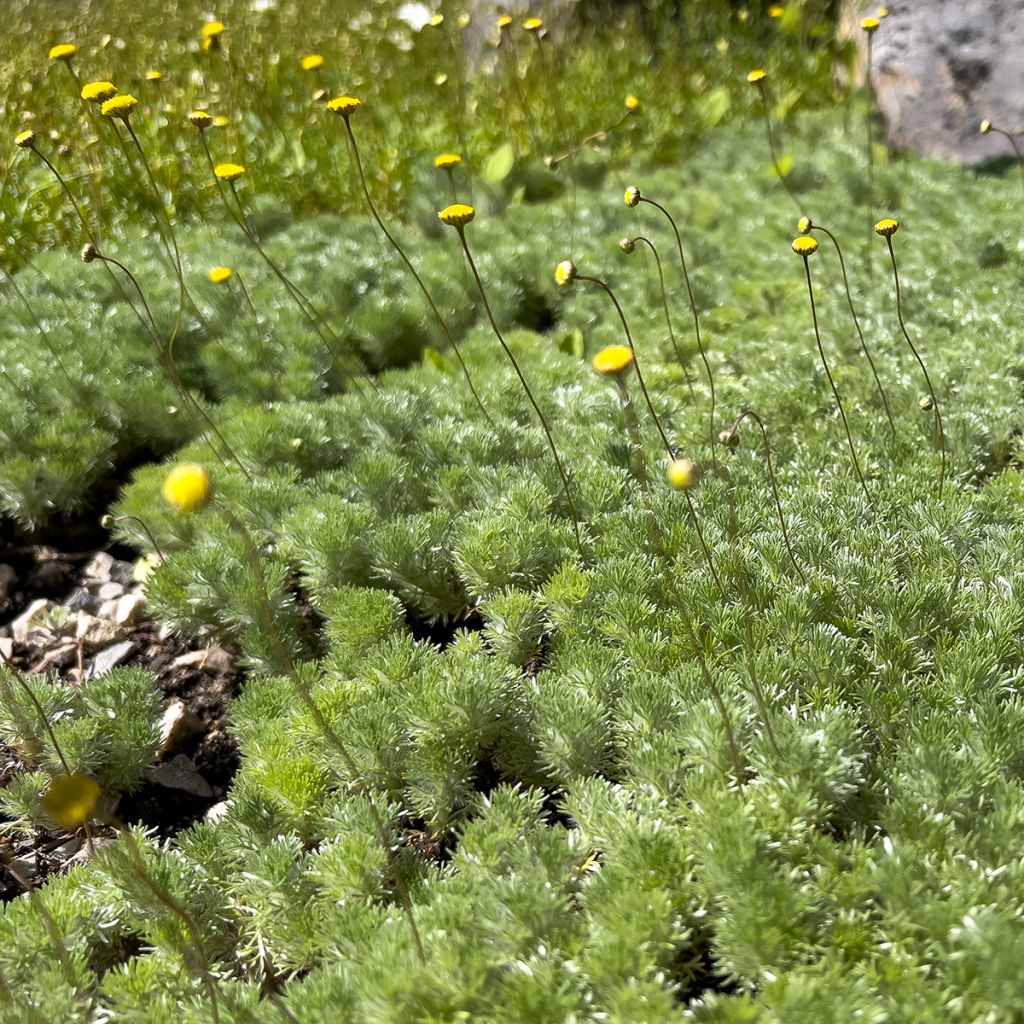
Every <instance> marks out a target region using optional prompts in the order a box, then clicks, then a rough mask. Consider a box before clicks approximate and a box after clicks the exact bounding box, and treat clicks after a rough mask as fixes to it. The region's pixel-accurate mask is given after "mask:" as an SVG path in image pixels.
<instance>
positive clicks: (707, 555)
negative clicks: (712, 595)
mask: <svg viewBox="0 0 1024 1024" xmlns="http://www.w3.org/2000/svg"><path fill="white" fill-rule="evenodd" d="M683 493H684V495H685V496H686V505H687V508H689V510H690V519H692V520H693V528H694V531H695V532H696V534H697V540H698V541H699V542H700V547H701V551H703V552H704V560H705V561H706V562H707V563H708V569H709V570H710V571H711V578H712V579H713V580H714V581H715V586H716V587H718V592H719V593H720V594H721V595H722V600H723V601H724V600H726V593H725V587H723V586H722V580H721V578H720V577H719V575H718V571H717V570H716V569H715V560H714V559H713V558H712V557H711V549H710V548H709V547H708V542H707V541H706V540H705V539H704V531H703V530H702V529H701V526H700V520H699V519H698V518H697V509H696V508H694V505H693V499H692V498H691V497H690V495H689V493H687V492H686V491H684V492H683Z"/></svg>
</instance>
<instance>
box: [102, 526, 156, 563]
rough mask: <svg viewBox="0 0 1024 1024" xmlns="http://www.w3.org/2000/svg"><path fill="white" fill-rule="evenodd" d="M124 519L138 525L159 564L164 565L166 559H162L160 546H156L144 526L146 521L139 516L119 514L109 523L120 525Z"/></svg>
mask: <svg viewBox="0 0 1024 1024" xmlns="http://www.w3.org/2000/svg"><path fill="white" fill-rule="evenodd" d="M126 519H131V520H132V521H133V522H136V523H138V524H139V526H140V527H141V528H142V532H143V533H144V534H145V535H146V536H147V537H148V538H149V543H150V544H152V545H153V550H154V551H155V552H156V554H157V557H158V558H159V559H160V561H161V562H163V563H166V562H167V559H166V558H165V557H164V553H163V552H162V551H161V550H160V545H159V544H157V542H156V538H155V537H154V536H153V534H152V533H150V530H149V527H148V526H147V525H146V521H145V520H144V519H142V518H141V517H140V516H133V515H128V514H119V515H116V516H111V517H110V520H109V522H110V523H111V524H113V523H121V522H124V521H125V520H126Z"/></svg>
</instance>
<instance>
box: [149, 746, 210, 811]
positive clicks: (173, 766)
mask: <svg viewBox="0 0 1024 1024" xmlns="http://www.w3.org/2000/svg"><path fill="white" fill-rule="evenodd" d="M149 774H150V778H152V780H153V781H154V782H155V783H157V784H158V785H160V786H164V787H166V788H167V789H180V790H182V791H183V792H185V793H191V794H192V795H193V796H198V797H202V798H203V799H204V800H209V799H211V798H212V797H213V787H212V786H211V785H210V784H209V783H208V782H207V781H206V779H204V778H203V777H202V775H200V774H199V771H198V769H197V768H196V766H195V764H194V762H193V761H192V758H191V757H188V756H187V755H186V754H178V755H177V757H173V758H171V760H170V761H168V762H167V763H166V764H158V765H156V767H154V768H151V769H150V770H149Z"/></svg>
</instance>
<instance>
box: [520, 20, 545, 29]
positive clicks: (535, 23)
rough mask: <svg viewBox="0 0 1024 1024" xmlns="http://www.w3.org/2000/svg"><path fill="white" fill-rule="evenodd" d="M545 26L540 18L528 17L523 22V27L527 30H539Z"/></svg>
mask: <svg viewBox="0 0 1024 1024" xmlns="http://www.w3.org/2000/svg"><path fill="white" fill-rule="evenodd" d="M543 27H544V22H543V21H541V20H540V18H527V19H526V21H524V22H523V28H524V29H526V31H527V32H539V31H540V30H541V29H542V28H543Z"/></svg>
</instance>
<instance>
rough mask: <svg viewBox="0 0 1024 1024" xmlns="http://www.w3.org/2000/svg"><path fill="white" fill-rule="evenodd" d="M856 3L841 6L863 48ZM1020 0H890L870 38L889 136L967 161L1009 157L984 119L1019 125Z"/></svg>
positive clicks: (1022, 99) (1023, 34)
mask: <svg viewBox="0 0 1024 1024" xmlns="http://www.w3.org/2000/svg"><path fill="white" fill-rule="evenodd" d="M861 13H863V12H861V11H860V8H857V7H851V8H850V9H849V10H848V11H847V14H846V16H845V17H846V21H847V26H848V30H849V31H853V32H854V33H855V34H856V35H855V38H857V39H858V40H859V41H860V45H861V47H862V48H865V47H866V36H865V34H864V32H863V31H862V30H861V29H860V27H859V21H860V14H861ZM1022 76H1024V0H918V2H916V3H907V4H899V5H895V4H894V5H893V6H892V8H891V13H890V14H889V17H887V18H884V19H882V23H881V25H880V26H879V27H878V30H877V31H876V32H875V34H874V36H873V38H872V76H871V77H872V84H873V87H874V91H875V96H876V100H877V104H878V108H879V110H880V112H881V114H882V116H883V118H884V120H885V122H886V126H887V134H888V139H889V142H890V143H891V144H892V145H894V146H897V147H899V148H903V149H913V150H915V151H916V152H918V153H921V154H922V155H924V156H929V157H935V158H938V159H940V160H950V161H954V162H957V163H964V164H979V163H984V162H985V161H987V160H992V159H994V158H996V157H1012V156H1013V150H1012V148H1011V147H1010V143H1009V141H1008V140H1007V139H1006V138H1005V137H1003V136H1000V135H997V134H996V133H991V134H988V135H982V134H981V133H980V132H979V130H978V128H979V125H980V124H981V122H982V121H983V120H989V121H991V122H992V123H993V124H994V125H995V126H996V127H998V128H1002V129H1003V130H1005V131H1008V132H1016V131H1019V130H1020V129H1021V128H1024V90H1021V89H1020V81H1021V78H1022Z"/></svg>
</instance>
